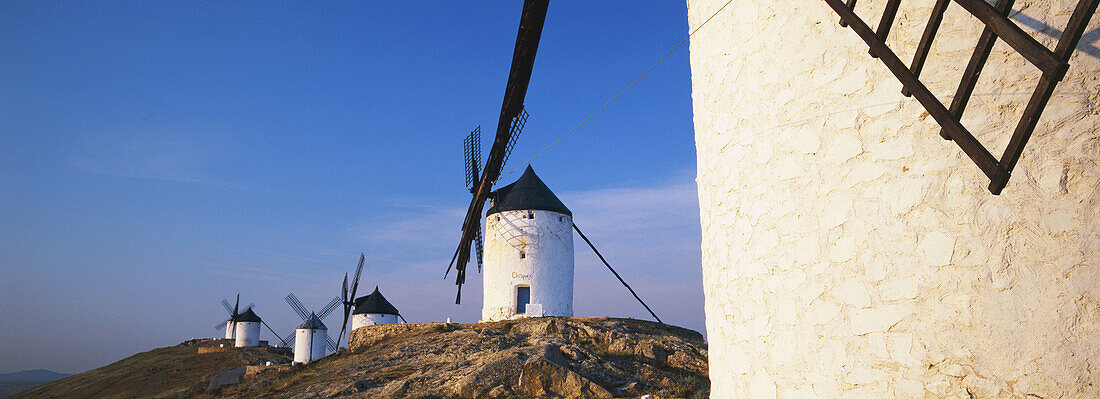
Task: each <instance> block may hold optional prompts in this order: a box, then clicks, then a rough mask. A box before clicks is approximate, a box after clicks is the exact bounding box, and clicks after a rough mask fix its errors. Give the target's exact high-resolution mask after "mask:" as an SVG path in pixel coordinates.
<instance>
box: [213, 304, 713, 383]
mask: <svg viewBox="0 0 1100 399" xmlns="http://www.w3.org/2000/svg"><path fill="white" fill-rule="evenodd" d="M708 389H709V381H708V378H707V349H706V343H704V341H703V337H702V336H701V335H700V334H699V333H697V332H695V331H691V330H687V329H683V328H679V327H674V326H669V325H662V324H657V323H652V322H647V321H641V320H632V319H610V318H564V317H544V318H532V319H522V320H512V321H501V322H493V323H479V324H448V323H416V324H392V325H376V326H368V327H364V328H360V329H358V330H355V331H354V332H353V333H352V334H351V344H350V349H349V350H347V351H345V352H343V353H340V354H337V355H332V356H329V357H326V358H323V359H321V360H320V361H317V362H314V363H310V364H308V365H304V366H295V367H292V368H289V369H285V370H280V371H276V372H273V373H261V374H257V375H256V376H251V377H250V376H245V377H242V381H241V383H240V384H239V385H237V386H229V387H226V388H224V389H222V390H221V391H219V392H212V393H211V394H213V395H217V396H240V397H259V396H263V397H268V396H274V397H291V398H331V397H364V398H366V397H370V398H376V397H412V398H416V397H420V398H432V397H459V398H484V397H512V398H514V397H567V398H611V397H635V398H636V397H640V396H642V395H646V394H649V395H653V396H654V397H706V395H707V393H708Z"/></svg>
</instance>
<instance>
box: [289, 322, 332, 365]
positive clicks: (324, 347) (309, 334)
mask: <svg viewBox="0 0 1100 399" xmlns="http://www.w3.org/2000/svg"><path fill="white" fill-rule="evenodd" d="M326 333H328V330H310V329H306V328H298V329H295V330H294V362H295V363H309V362H312V361H314V360H317V359H320V358H322V357H325V354H326V353H327V352H328V343H327V342H326V341H325V334H326Z"/></svg>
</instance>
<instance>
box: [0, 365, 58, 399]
mask: <svg viewBox="0 0 1100 399" xmlns="http://www.w3.org/2000/svg"><path fill="white" fill-rule="evenodd" d="M70 375H72V374H62V373H55V372H53V371H50V370H42V369H38V370H23V371H19V372H15V373H7V374H0V399H3V398H7V397H9V396H12V395H15V394H16V393H18V392H22V391H25V390H28V389H30V388H33V387H36V386H39V385H42V384H45V383H47V382H50V381H56V380H60V379H62V378H65V377H68V376H70Z"/></svg>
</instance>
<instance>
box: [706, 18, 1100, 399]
mask: <svg viewBox="0 0 1100 399" xmlns="http://www.w3.org/2000/svg"><path fill="white" fill-rule="evenodd" d="M725 3H726V1H725V0H689V1H688V24H689V30H691V29H695V28H696V27H698V26H699V25H700V24H702V23H703V21H704V20H706V19H707V18H708V17H710V16H711V15H712V14H714V12H715V11H717V10H718V9H719V7H721V6H722V5H723V4H725ZM933 3H934V2H933V1H930V0H929V1H916V2H914V1H904V2H901V7H902V8H901V10H900V11H899V14H898V17H897V22H896V25H895V28H894V29H893V30H892V31H891V32H890V37H889V38H890V39H889V43H890V45H891V46H892V47H894V48H896V49H904V50H900V53H901V55H900V57H901V58H902V60H904V61H906V62H908V61H909V60H910V59H911V58H912V53H913V51H914V49H915V48H916V46H917V42H918V40H919V39H920V36H921V33H922V31H923V29H924V25H925V23H926V21H927V18H928V15H929V14H930V13H931V7H932V4H933ZM1016 3H1017V5H1016V7H1015V9H1016V10H1017V11H1020V10H1022V13H1023V15H1025V16H1026V17H1027V18H1030V19H1033V20H1036V21H1039V22H1040V23H1043V24H1047V25H1050V26H1053V27H1055V28H1057V29H1062V28H1063V27H1064V26H1065V23H1066V21H1067V20H1068V18H1069V15H1070V11H1071V10H1072V7H1073V6H1074V5H1075V4H1076V3H1077V2H1076V1H1037V0H1020V1H1017V2H1016ZM883 4H884V1H882V0H877V1H868V2H863V1H861V2H859V4H858V6H857V12H859V13H860V14H861V15H862V16H863V17H864V19H867V20H870V21H872V22H871V25H872V26H874V25H875V24H877V22H878V16H879V13H881V10H882V6H883ZM870 10H873V11H870ZM838 19H839V17H837V15H836V14H835V13H834V12H832V10H831V9H829V8H828V6H827V5H826V4H825V3H824V2H823V1H820V0H818V1H796V0H786V1H776V0H737V1H734V2H732V3H730V4H729V6H728V7H727V8H726V9H725V10H724V11H723V12H722V13H720V14H718V15H717V16H716V17H714V19H713V20H711V21H710V22H709V23H708V24H707V25H706V26H704V27H703V28H702V29H701V30H699V31H698V33H696V34H695V35H694V36H692V38H691V45H690V62H691V75H692V99H693V108H694V122H695V139H696V148H697V154H698V162H697V165H698V179H697V181H698V188H699V202H700V218H701V222H702V233H703V236H702V254H703V283H704V284H703V285H704V291H705V292H704V293H705V296H706V315H707V333H708V340H709V349H710V351H709V357H710V370H711V371H710V376H711V393H712V397H715V398H774V397H779V398H802V397H822V398H878V397H907V398H923V397H952V398H968V397H971V394H973V397H978V398H1005V397H1018V398H1024V397H1044V398H1084V397H1093V398H1095V397H1100V369H1097V367H1096V365H1097V364H1100V339H1097V337H1098V336H1100V334H1098V333H1100V331H1098V330H1100V323H1098V322H1097V320H1100V318H1098V315H1100V267H1098V266H1100V188H1098V187H1100V138H1098V137H1097V136H1098V134H1097V132H1100V115H1098V112H1100V107H1098V104H1100V79H1097V76H1100V59H1098V58H1097V57H1100V54H1096V53H1095V50H1091V51H1094V53H1093V54H1086V53H1085V52H1083V51H1078V52H1077V53H1076V54H1075V55H1074V56H1073V58H1072V59H1071V61H1070V69H1069V72H1068V74H1067V75H1066V77H1065V79H1064V80H1063V81H1062V82H1061V83H1060V85H1059V86H1058V90H1057V92H1056V94H1055V95H1054V97H1053V98H1052V99H1051V100H1050V104H1049V105H1048V107H1047V108H1046V111H1045V112H1044V114H1043V117H1042V119H1041V120H1040V122H1039V125H1038V128H1037V129H1036V130H1035V135H1034V137H1032V139H1031V141H1030V143H1029V144H1028V146H1027V150H1026V151H1025V152H1024V154H1023V157H1022V159H1021V161H1020V163H1019V165H1018V166H1017V168H1016V170H1015V172H1014V175H1013V177H1012V180H1011V181H1010V182H1009V184H1008V186H1007V187H1006V188H1005V190H1004V192H1003V194H1001V195H1000V196H993V195H991V194H989V192H988V191H986V186H987V185H988V180H987V179H986V178H985V177H984V175H983V174H982V173H981V172H980V171H979V170H978V168H977V167H976V166H975V165H974V164H973V162H972V161H970V159H969V158H967V157H966V156H965V155H964V154H963V153H962V152H961V150H960V149H959V148H958V146H957V145H956V144H955V143H953V142H949V141H944V140H943V139H941V138H940V137H939V136H938V134H937V133H938V131H939V129H938V125H937V124H936V123H935V122H934V121H933V120H932V118H930V117H928V115H927V114H926V113H925V111H924V109H923V107H922V106H921V105H920V104H919V103H917V102H916V101H915V100H913V99H910V98H906V97H902V96H901V94H900V93H899V92H900V90H901V85H900V83H898V81H897V80H896V78H895V77H894V76H893V75H892V74H891V73H889V71H887V70H886V68H885V66H884V65H883V64H882V63H881V61H879V60H877V59H873V58H870V57H869V56H868V54H867V49H868V47H867V45H866V44H865V43H864V42H863V41H862V40H860V39H859V38H858V36H857V35H856V34H855V33H854V32H852V31H851V29H849V28H843V27H840V26H839V25H838V24H837V21H838ZM1098 27H1100V17H1095V16H1094V17H1093V18H1092V22H1091V23H1090V26H1089V28H1088V29H1087V30H1086V32H1089V31H1094V30H1095V29H1097V28H1098ZM1024 29H1025V31H1027V32H1029V33H1030V34H1032V35H1033V36H1034V37H1035V38H1036V39H1038V40H1039V41H1040V42H1042V43H1043V44H1045V45H1047V46H1048V48H1054V43H1055V40H1056V39H1054V38H1051V37H1050V36H1048V35H1047V34H1043V33H1039V32H1037V31H1035V30H1034V29H1031V28H1028V27H1024ZM979 34H980V27H979V26H978V22H977V21H976V20H975V19H974V18H973V17H970V16H969V15H967V14H966V13H965V11H963V10H962V9H961V7H959V6H958V4H956V3H952V4H951V5H950V7H949V9H948V13H947V15H946V18H945V20H944V23H943V26H942V27H941V28H940V34H939V36H938V37H937V38H936V42H935V45H934V46H933V47H932V53H931V55H930V57H929V62H928V64H927V65H926V66H925V68H924V72H923V73H922V76H921V77H922V80H924V81H925V82H927V83H928V84H929V85H930V87H931V90H932V91H933V92H934V93H936V94H937V95H938V96H940V98H941V99H944V100H946V101H950V97H949V96H950V95H951V94H953V93H954V91H955V88H956V87H957V86H958V81H959V78H960V76H961V73H962V70H963V69H964V68H965V67H966V64H967V62H968V60H969V57H970V54H971V53H972V51H973V49H974V45H975V42H976V41H977V38H978V36H979ZM1055 34H1057V33H1056V32H1055ZM1038 76H1039V74H1038V72H1037V70H1036V69H1035V68H1034V67H1032V66H1030V64H1028V63H1026V61H1025V60H1023V58H1022V57H1021V56H1019V55H1018V54H1016V53H1015V52H1011V51H1009V49H1008V46H1006V45H1005V43H1004V42H998V44H997V46H996V47H995V48H994V51H993V54H992V56H991V57H990V61H989V63H988V64H987V65H986V68H985V71H984V72H983V73H982V76H981V79H980V80H979V83H978V86H977V89H976V90H975V93H977V95H976V96H975V97H974V98H972V99H971V101H970V104H969V105H968V106H967V109H966V113H965V115H966V116H965V117H964V118H963V119H964V120H963V122H964V124H965V125H966V126H967V127H968V128H970V130H971V131H972V132H974V133H975V135H976V136H977V137H978V139H979V140H981V141H982V142H983V143H985V144H986V145H987V146H988V147H989V148H990V151H991V152H993V153H994V154H997V155H1000V154H1001V152H1002V151H1003V149H1004V147H1005V145H1006V143H1007V142H1008V139H1009V137H1010V136H1011V131H1012V129H1013V128H1014V126H1015V123H1016V121H1017V120H1018V118H1019V115H1020V112H1021V110H1022V108H1023V104H1024V103H1025V102H1026V101H1027V98H1028V96H1029V95H1030V92H1031V90H1033V88H1034V85H1035V83H1036V81H1037V78H1038ZM1032 395H1034V396H1032Z"/></svg>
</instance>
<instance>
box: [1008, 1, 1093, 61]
mask: <svg viewBox="0 0 1100 399" xmlns="http://www.w3.org/2000/svg"><path fill="white" fill-rule="evenodd" d="M1009 18H1012V19H1015V20H1016V21H1018V22H1020V23H1021V24H1024V25H1025V26H1027V27H1029V28H1031V29H1035V30H1037V31H1039V32H1040V33H1042V34H1044V35H1047V36H1050V37H1053V38H1055V39H1059V38H1061V37H1062V33H1063V32H1062V30H1061V29H1057V28H1055V27H1053V26H1050V25H1047V24H1045V23H1043V22H1040V21H1038V20H1036V19H1034V18H1031V17H1029V16H1027V15H1024V13H1022V12H1016V13H1013V14H1012V15H1010V16H1009ZM1096 41H1100V28H1096V29H1093V30H1090V31H1088V32H1085V33H1084V34H1082V35H1081V41H1080V42H1079V43H1077V50H1079V51H1081V52H1083V53H1085V54H1088V55H1091V56H1093V57H1094V58H1100V47H1096V45H1095V44H1093V43H1094V42H1096Z"/></svg>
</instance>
